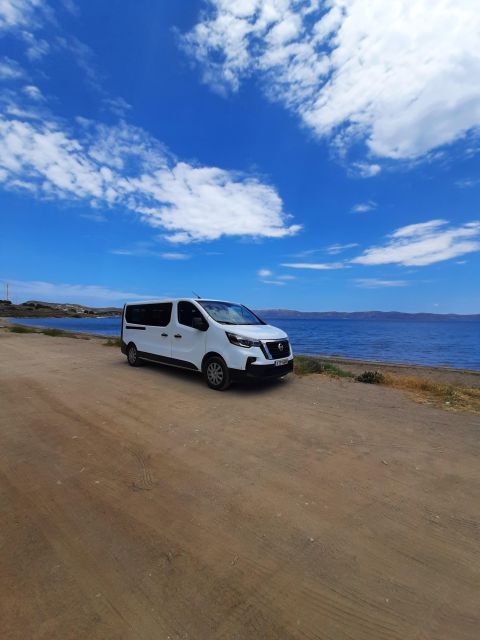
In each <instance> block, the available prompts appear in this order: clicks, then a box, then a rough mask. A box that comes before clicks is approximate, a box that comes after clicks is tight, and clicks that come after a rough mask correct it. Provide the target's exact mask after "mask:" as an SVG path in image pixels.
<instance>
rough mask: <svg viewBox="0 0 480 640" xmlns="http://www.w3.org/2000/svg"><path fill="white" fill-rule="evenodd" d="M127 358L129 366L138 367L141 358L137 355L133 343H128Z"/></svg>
mask: <svg viewBox="0 0 480 640" xmlns="http://www.w3.org/2000/svg"><path fill="white" fill-rule="evenodd" d="M127 360H128V364H129V365H130V366H131V367H139V366H140V364H141V360H140V358H139V357H138V351H137V347H136V346H135V345H134V344H129V345H128V348H127Z"/></svg>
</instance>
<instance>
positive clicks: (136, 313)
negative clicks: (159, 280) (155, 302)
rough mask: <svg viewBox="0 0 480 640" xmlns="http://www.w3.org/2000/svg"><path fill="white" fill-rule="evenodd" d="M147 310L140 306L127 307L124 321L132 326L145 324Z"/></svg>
mask: <svg viewBox="0 0 480 640" xmlns="http://www.w3.org/2000/svg"><path fill="white" fill-rule="evenodd" d="M146 316H147V308H146V306H145V305H142V304H135V305H133V304H132V305H129V306H128V307H127V310H126V312H125V320H126V321H127V322H131V323H132V324H146V319H147V317H146Z"/></svg>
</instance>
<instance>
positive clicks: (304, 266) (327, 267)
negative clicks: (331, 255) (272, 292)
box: [282, 262, 346, 271]
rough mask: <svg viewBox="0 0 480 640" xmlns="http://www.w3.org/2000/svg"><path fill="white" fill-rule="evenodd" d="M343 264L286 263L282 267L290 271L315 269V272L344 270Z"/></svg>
mask: <svg viewBox="0 0 480 640" xmlns="http://www.w3.org/2000/svg"><path fill="white" fill-rule="evenodd" d="M345 266H346V265H345V263H343V262H284V263H283V264H282V267H289V268H290V269H313V270H315V271H329V270H330V269H343V268H344V267H345Z"/></svg>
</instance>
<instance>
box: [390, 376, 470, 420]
mask: <svg viewBox="0 0 480 640" xmlns="http://www.w3.org/2000/svg"><path fill="white" fill-rule="evenodd" d="M383 384H385V385H386V386H388V387H393V388H394V389H403V390H405V391H410V392H412V393H413V394H414V395H415V397H416V399H417V400H419V401H421V402H430V403H432V404H436V405H440V406H442V407H443V408H445V409H460V410H462V411H472V412H474V413H480V389H479V388H476V387H466V386H462V385H454V384H447V383H445V382H436V381H433V380H426V379H425V378H420V377H417V376H400V375H394V374H391V373H386V374H385V375H384V382H383Z"/></svg>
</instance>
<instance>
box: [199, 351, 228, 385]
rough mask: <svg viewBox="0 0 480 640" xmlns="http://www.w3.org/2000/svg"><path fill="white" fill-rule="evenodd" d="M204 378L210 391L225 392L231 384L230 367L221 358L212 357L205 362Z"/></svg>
mask: <svg viewBox="0 0 480 640" xmlns="http://www.w3.org/2000/svg"><path fill="white" fill-rule="evenodd" d="M203 376H204V378H205V382H206V383H207V384H208V386H209V387H210V389H215V391H225V389H228V387H229V386H230V384H231V380H230V372H229V371H228V367H227V365H226V364H225V361H224V360H223V359H222V358H220V357H219V356H212V357H211V358H209V359H208V360H207V361H206V362H205V364H204V366H203Z"/></svg>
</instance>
